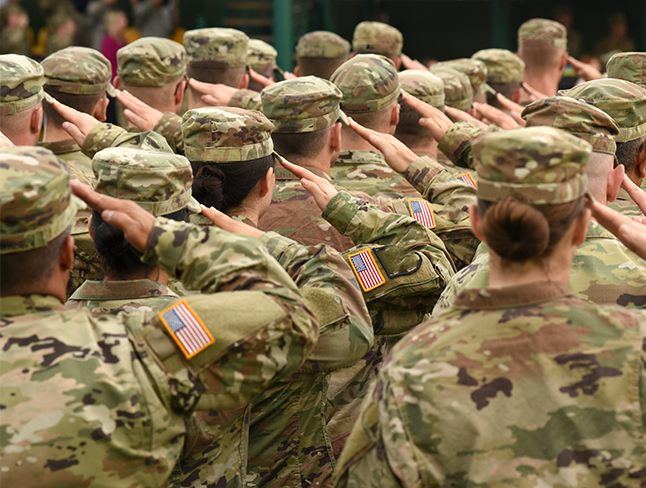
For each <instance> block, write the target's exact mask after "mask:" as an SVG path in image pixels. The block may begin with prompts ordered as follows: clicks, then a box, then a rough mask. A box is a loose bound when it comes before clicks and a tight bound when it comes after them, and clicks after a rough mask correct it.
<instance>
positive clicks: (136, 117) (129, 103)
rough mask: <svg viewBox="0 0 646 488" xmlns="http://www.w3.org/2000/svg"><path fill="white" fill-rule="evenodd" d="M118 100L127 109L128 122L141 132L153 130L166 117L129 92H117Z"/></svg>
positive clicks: (125, 115)
mask: <svg viewBox="0 0 646 488" xmlns="http://www.w3.org/2000/svg"><path fill="white" fill-rule="evenodd" d="M117 100H119V103H121V104H122V105H123V106H124V107H125V110H124V111H123V116H124V117H125V118H126V120H127V121H128V122H130V123H131V124H132V125H134V126H135V127H137V128H138V129H139V130H141V131H149V130H153V129H154V128H155V126H156V125H157V122H159V120H160V119H161V118H162V116H163V115H164V114H163V113H161V112H160V111H159V110H157V109H155V108H152V107H151V106H150V105H148V104H146V103H144V102H142V101H141V100H139V99H138V98H137V97H135V96H134V95H131V94H130V93H128V92H127V91H121V90H117Z"/></svg>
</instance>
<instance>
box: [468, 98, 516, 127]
mask: <svg viewBox="0 0 646 488" xmlns="http://www.w3.org/2000/svg"><path fill="white" fill-rule="evenodd" d="M473 107H474V108H475V109H476V111H477V112H478V113H479V114H480V115H482V116H483V117H485V118H486V119H487V120H488V121H490V122H492V123H494V124H496V125H497V126H498V127H500V128H501V129H505V130H511V129H516V128H517V127H519V126H520V124H518V122H517V121H516V120H514V119H512V118H511V116H509V115H507V114H506V113H505V112H503V111H502V110H500V109H499V108H496V107H494V106H492V105H488V104H486V103H477V102H474V104H473ZM521 120H522V119H521ZM523 122H525V121H523ZM524 126H525V124H524V123H523V127H524Z"/></svg>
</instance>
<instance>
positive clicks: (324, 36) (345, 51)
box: [296, 31, 350, 59]
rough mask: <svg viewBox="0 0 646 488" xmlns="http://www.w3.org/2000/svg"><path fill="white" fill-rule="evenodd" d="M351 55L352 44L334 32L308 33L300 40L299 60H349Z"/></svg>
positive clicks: (297, 46)
mask: <svg viewBox="0 0 646 488" xmlns="http://www.w3.org/2000/svg"><path fill="white" fill-rule="evenodd" d="M349 55H350V43H349V42H348V41H346V40H345V39H343V38H342V37H341V36H339V35H337V34H335V33H334V32H328V31H313V32H308V33H307V34H305V35H304V36H301V38H300V39H299V40H298V44H297V45H296V57H297V58H326V59H337V58H347V57H348V56H349Z"/></svg>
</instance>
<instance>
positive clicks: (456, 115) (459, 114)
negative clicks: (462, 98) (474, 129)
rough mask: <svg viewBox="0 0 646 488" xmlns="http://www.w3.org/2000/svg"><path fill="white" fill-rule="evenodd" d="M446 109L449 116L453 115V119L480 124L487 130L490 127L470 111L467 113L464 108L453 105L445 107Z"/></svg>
mask: <svg viewBox="0 0 646 488" xmlns="http://www.w3.org/2000/svg"><path fill="white" fill-rule="evenodd" d="M474 107H475V104H474ZM444 110H445V111H446V114H447V115H448V116H449V117H451V118H452V119H453V120H457V121H465V122H472V123H474V124H477V125H478V126H480V127H481V128H482V129H484V130H487V129H488V128H489V126H488V125H487V124H486V123H484V122H482V121H481V120H478V119H476V118H475V117H473V116H472V115H471V114H469V113H467V112H465V111H463V110H459V109H457V108H452V107H445V109H444Z"/></svg>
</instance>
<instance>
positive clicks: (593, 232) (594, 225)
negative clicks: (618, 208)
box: [586, 220, 617, 240]
mask: <svg viewBox="0 0 646 488" xmlns="http://www.w3.org/2000/svg"><path fill="white" fill-rule="evenodd" d="M599 238H604V239H613V240H617V238H616V237H615V236H614V235H613V234H612V233H611V232H610V231H609V230H606V228H605V227H603V226H602V225H601V224H600V223H599V222H593V221H592V220H591V221H590V222H589V223H588V235H587V236H586V240H587V239H599Z"/></svg>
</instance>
